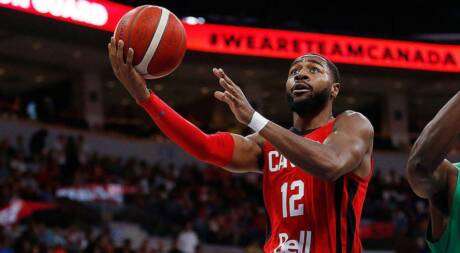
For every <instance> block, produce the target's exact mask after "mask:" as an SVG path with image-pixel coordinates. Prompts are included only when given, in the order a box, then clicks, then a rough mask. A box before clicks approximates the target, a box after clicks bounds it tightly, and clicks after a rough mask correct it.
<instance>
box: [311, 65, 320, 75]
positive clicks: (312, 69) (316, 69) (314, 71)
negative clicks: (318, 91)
mask: <svg viewBox="0 0 460 253" xmlns="http://www.w3.org/2000/svg"><path fill="white" fill-rule="evenodd" d="M318 72H320V71H319V68H317V67H311V68H310V73H312V74H316V73H318Z"/></svg>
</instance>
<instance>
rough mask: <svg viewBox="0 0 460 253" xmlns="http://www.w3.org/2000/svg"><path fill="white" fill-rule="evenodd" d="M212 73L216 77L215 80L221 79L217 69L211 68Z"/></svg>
mask: <svg viewBox="0 0 460 253" xmlns="http://www.w3.org/2000/svg"><path fill="white" fill-rule="evenodd" d="M212 73H213V74H214V75H215V76H216V77H217V78H222V74H221V72H220V70H219V69H217V68H212Z"/></svg>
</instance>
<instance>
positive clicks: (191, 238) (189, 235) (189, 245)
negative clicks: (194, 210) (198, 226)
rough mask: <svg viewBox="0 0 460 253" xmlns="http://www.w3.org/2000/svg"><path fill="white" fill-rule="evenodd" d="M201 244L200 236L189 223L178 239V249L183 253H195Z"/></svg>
mask: <svg viewBox="0 0 460 253" xmlns="http://www.w3.org/2000/svg"><path fill="white" fill-rule="evenodd" d="M199 243H200V241H199V240H198V236H197V235H196V233H195V231H193V229H192V223H191V222H187V224H186V225H185V229H184V230H183V231H181V232H180V233H179V236H178V237H177V248H178V249H179V250H180V251H181V252H183V253H195V252H196V247H197V246H198V244H199Z"/></svg>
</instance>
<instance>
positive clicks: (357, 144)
mask: <svg viewBox="0 0 460 253" xmlns="http://www.w3.org/2000/svg"><path fill="white" fill-rule="evenodd" d="M214 74H215V75H216V76H217V77H218V78H219V84H220V85H221V86H222V87H223V88H224V89H225V91H224V92H220V91H218V92H216V93H215V97H216V98H217V99H219V100H221V101H223V102H225V103H227V104H228V105H229V107H230V109H231V110H232V112H233V113H234V114H235V116H236V118H237V119H238V120H239V121H240V122H241V123H243V124H246V125H250V124H249V123H250V121H251V120H252V119H253V116H254V113H255V111H254V109H252V107H251V105H250V104H249V102H248V101H247V99H246V97H245V96H244V94H243V92H242V91H241V89H240V88H239V87H238V86H237V85H236V84H235V83H234V82H233V81H232V80H231V79H230V78H229V77H228V76H227V75H226V74H225V73H224V72H223V70H222V69H214ZM259 134H260V136H262V137H263V138H265V139H266V140H268V141H270V143H272V144H273V145H274V146H275V147H276V148H277V149H278V150H279V151H280V152H281V153H282V154H283V155H284V156H285V157H286V158H288V159H289V160H290V161H291V162H293V163H294V164H296V165H298V166H299V167H300V168H302V169H304V170H306V171H308V172H309V173H311V174H313V175H315V176H317V177H320V178H323V179H326V180H336V179H337V178H339V177H340V176H342V175H344V174H346V173H348V172H350V171H353V170H354V169H356V168H357V167H358V166H359V165H360V164H361V162H362V160H363V158H364V156H365V155H366V154H367V152H368V150H369V149H370V147H371V145H372V140H373V128H372V125H371V124H370V122H369V121H368V120H367V119H366V118H365V117H364V116H362V115H361V114H359V113H354V112H353V113H345V114H343V115H341V116H340V117H339V118H337V120H336V123H335V127H334V131H333V133H332V134H331V135H330V136H329V137H328V138H327V139H326V140H325V141H324V143H323V144H320V143H317V142H314V141H311V140H308V139H305V138H302V137H301V136H298V135H296V134H294V133H292V132H291V131H289V130H287V129H285V128H283V127H281V126H279V125H277V124H275V123H273V122H268V123H267V124H266V125H264V127H263V128H262V129H261V131H260V132H259Z"/></svg>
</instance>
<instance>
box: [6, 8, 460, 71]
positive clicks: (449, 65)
mask: <svg viewBox="0 0 460 253" xmlns="http://www.w3.org/2000/svg"><path fill="white" fill-rule="evenodd" d="M1 6H3V7H6V8H10V9H15V10H19V11H23V12H27V13H31V14H35V15H41V16H45V17H50V18H54V19H58V20H62V21H66V22H71V23H76V24H79V25H84V26H88V27H92V28H96V29H101V30H105V31H113V30H114V29H115V26H116V24H117V22H118V20H119V19H120V18H121V17H122V16H123V14H124V13H126V12H127V11H129V10H130V9H132V7H130V6H125V5H121V4H117V3H113V2H110V1H106V0H97V1H96V0H93V1H88V0H0V7H1ZM184 26H185V28H186V30H187V47H188V49H190V50H195V51H201V52H210V53H219V54H234V55H248V56H258V57H270V58H284V59H294V58H296V57H298V56H299V55H302V54H304V53H307V52H315V53H320V54H323V55H324V56H326V57H328V58H330V59H331V60H332V61H334V62H337V63H345V64H354V65H365V66H377V67H391V68H404V69H414V70H428V71H440V72H457V73H460V63H459V61H460V46H457V45H439V44H433V43H419V42H409V41H395V40H383V39H369V38H360V37H352V36H339V35H327V34H317V33H304V32H293V31H282V30H271V29H260V28H249V27H237V26H226V25H214V24H202V25H189V24H184Z"/></svg>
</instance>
